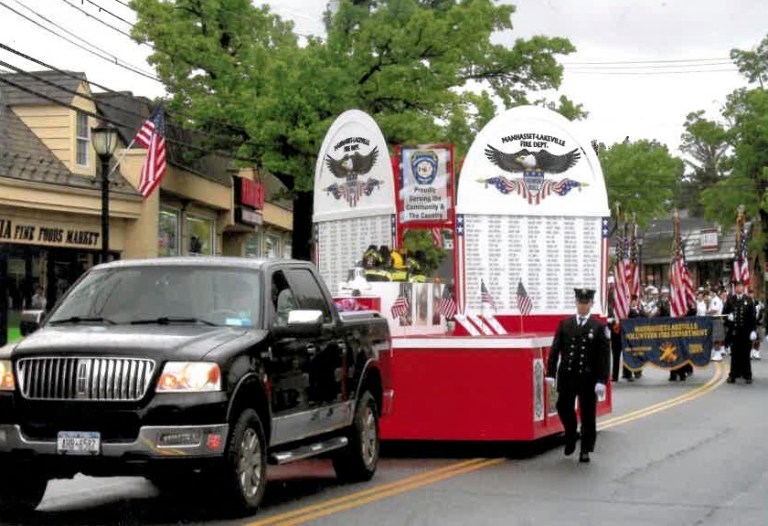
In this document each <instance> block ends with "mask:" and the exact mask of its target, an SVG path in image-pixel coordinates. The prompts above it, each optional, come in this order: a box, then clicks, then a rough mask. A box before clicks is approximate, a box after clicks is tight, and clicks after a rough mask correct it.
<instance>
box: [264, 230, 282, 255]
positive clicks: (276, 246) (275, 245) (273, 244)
mask: <svg viewBox="0 0 768 526" xmlns="http://www.w3.org/2000/svg"><path fill="white" fill-rule="evenodd" d="M265 245H266V246H265V247H264V249H265V250H264V252H265V253H264V255H265V256H266V257H268V258H279V257H280V236H274V235H267V237H266V239H265Z"/></svg>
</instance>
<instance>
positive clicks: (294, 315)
mask: <svg viewBox="0 0 768 526" xmlns="http://www.w3.org/2000/svg"><path fill="white" fill-rule="evenodd" d="M322 331H323V311H320V310H292V311H290V312H289V313H288V323H287V324H285V325H274V326H273V327H272V335H273V336H274V337H275V338H277V339H280V338H311V337H315V336H320V335H321V334H322Z"/></svg>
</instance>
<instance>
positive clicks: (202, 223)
mask: <svg viewBox="0 0 768 526" xmlns="http://www.w3.org/2000/svg"><path fill="white" fill-rule="evenodd" d="M215 231H216V230H215V224H214V221H213V219H206V218H204V217H196V216H187V229H186V232H187V234H186V235H187V241H188V244H187V250H188V252H189V254H190V255H198V256H211V255H213V253H214V247H213V244H214V238H213V236H214V232H215Z"/></svg>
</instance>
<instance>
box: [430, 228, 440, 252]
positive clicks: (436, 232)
mask: <svg viewBox="0 0 768 526" xmlns="http://www.w3.org/2000/svg"><path fill="white" fill-rule="evenodd" d="M432 241H434V242H435V246H436V247H437V248H438V249H440V250H442V249H443V229H442V228H437V227H435V228H433V229H432Z"/></svg>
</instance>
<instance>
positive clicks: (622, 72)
mask: <svg viewBox="0 0 768 526" xmlns="http://www.w3.org/2000/svg"><path fill="white" fill-rule="evenodd" d="M738 71H739V70H738V69H737V68H726V69H722V68H721V69H699V70H683V71H585V70H568V73H573V74H577V75H578V74H581V75H634V76H642V75H687V74H692V73H736V72H738Z"/></svg>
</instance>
